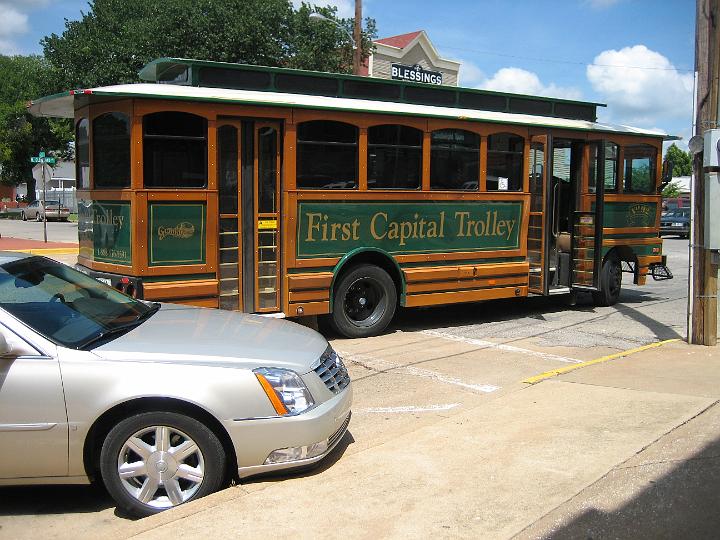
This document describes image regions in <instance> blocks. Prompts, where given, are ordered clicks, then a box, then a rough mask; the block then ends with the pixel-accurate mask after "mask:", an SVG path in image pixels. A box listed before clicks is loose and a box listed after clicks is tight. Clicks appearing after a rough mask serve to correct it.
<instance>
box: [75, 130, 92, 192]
mask: <svg viewBox="0 0 720 540" xmlns="http://www.w3.org/2000/svg"><path fill="white" fill-rule="evenodd" d="M89 127H90V123H89V122H88V119H87V118H81V119H80V121H79V122H78V123H77V125H76V126H75V178H76V185H77V189H87V188H89V187H90V136H89V133H88V130H89Z"/></svg>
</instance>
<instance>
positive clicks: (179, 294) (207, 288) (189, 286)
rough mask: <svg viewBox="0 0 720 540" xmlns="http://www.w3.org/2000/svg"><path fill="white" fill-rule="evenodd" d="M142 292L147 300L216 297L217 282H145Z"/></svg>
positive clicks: (208, 280)
mask: <svg viewBox="0 0 720 540" xmlns="http://www.w3.org/2000/svg"><path fill="white" fill-rule="evenodd" d="M143 291H144V293H145V299H147V300H171V299H176V298H194V297H203V296H217V294H218V282H217V280H216V279H207V280H198V281H162V282H160V281H156V282H149V283H148V282H146V283H143Z"/></svg>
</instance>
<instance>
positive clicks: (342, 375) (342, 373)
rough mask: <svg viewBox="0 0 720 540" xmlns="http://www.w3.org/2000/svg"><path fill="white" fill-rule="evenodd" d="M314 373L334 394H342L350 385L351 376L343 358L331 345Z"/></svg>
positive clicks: (314, 369)
mask: <svg viewBox="0 0 720 540" xmlns="http://www.w3.org/2000/svg"><path fill="white" fill-rule="evenodd" d="M313 371H314V372H315V373H317V375H318V377H320V379H321V380H322V382H323V383H324V384H325V386H327V387H328V390H330V391H331V392H333V393H334V394H338V393H340V392H341V391H342V389H343V388H345V387H346V386H347V385H348V384H350V375H349V374H348V372H347V369H345V364H343V361H342V358H340V356H338V353H336V352H335V351H334V350H333V348H332V347H331V346H330V345H328V348H327V349H325V352H324V353H323V354H322V356H321V357H320V360H319V362H318V365H317V366H316V367H314V368H313Z"/></svg>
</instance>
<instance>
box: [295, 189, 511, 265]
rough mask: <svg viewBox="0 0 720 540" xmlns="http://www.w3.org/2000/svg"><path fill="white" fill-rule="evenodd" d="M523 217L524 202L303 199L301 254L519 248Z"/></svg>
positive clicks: (327, 254) (299, 249)
mask: <svg viewBox="0 0 720 540" xmlns="http://www.w3.org/2000/svg"><path fill="white" fill-rule="evenodd" d="M521 220H522V203H521V202H501V201H488V202H486V201H482V202H480V201H475V202H437V203H435V202H433V203H429V202H408V203H395V202H393V203H392V204H389V203H387V202H377V201H372V202H352V203H351V202H342V201H332V202H301V203H300V204H299V208H298V229H297V231H298V235H297V256H298V257H299V258H310V257H341V256H343V255H345V254H346V253H347V252H348V251H351V250H353V249H355V248H359V247H377V248H380V249H382V250H384V251H387V252H388V253H393V254H396V253H442V252H450V251H489V250H506V249H517V248H518V247H519V239H520V222H521Z"/></svg>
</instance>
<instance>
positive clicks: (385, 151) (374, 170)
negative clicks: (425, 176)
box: [368, 124, 423, 189]
mask: <svg viewBox="0 0 720 540" xmlns="http://www.w3.org/2000/svg"><path fill="white" fill-rule="evenodd" d="M422 139H423V133H422V131H420V130H419V129H416V128H412V127H408V126H402V125H395V124H386V125H382V126H373V127H371V128H369V129H368V188H370V189H419V188H420V179H421V177H422Z"/></svg>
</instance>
